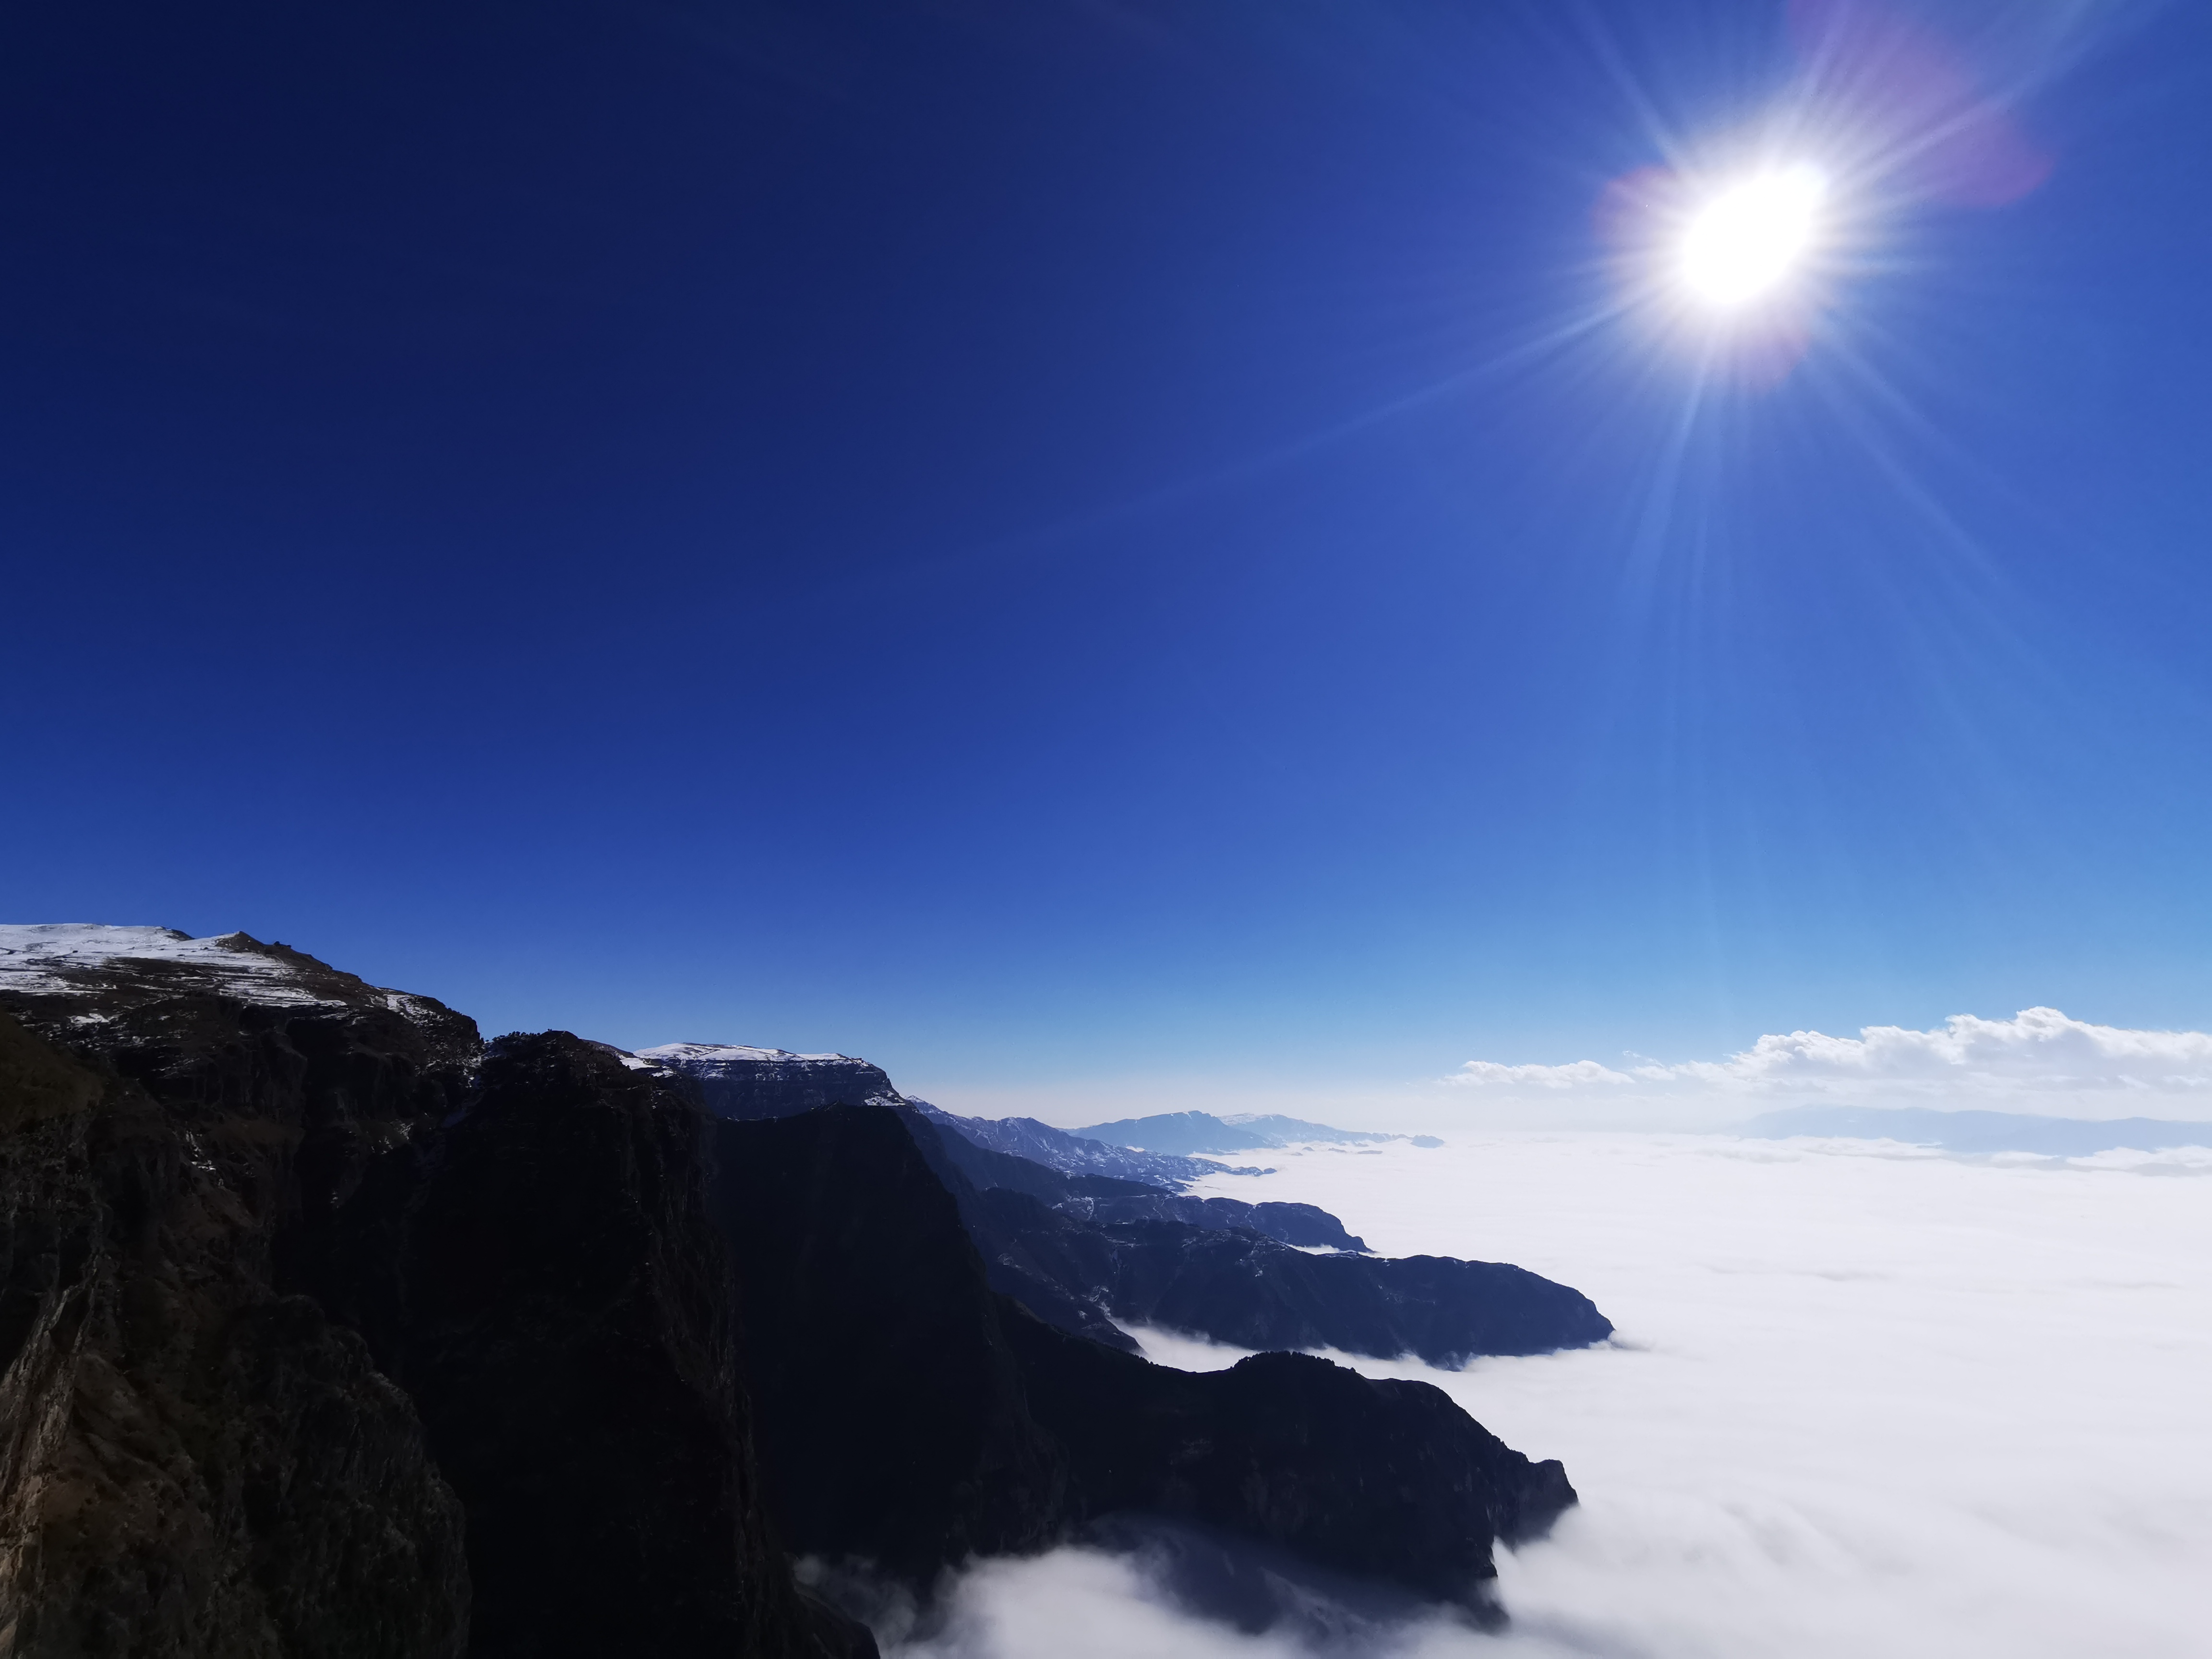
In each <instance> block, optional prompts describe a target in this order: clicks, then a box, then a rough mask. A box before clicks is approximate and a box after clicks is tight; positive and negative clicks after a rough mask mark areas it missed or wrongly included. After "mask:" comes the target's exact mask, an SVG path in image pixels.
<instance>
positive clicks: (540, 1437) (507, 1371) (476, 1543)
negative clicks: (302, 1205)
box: [355, 1032, 873, 1659]
mask: <svg viewBox="0 0 2212 1659" xmlns="http://www.w3.org/2000/svg"><path fill="white" fill-rule="evenodd" d="M707 1130H708V1118H707V1116H706V1115H705V1114H704V1113H703V1112H702V1110H701V1109H699V1107H698V1105H697V1103H696V1100H695V1098H694V1097H692V1094H691V1092H690V1090H689V1088H688V1087H686V1086H684V1085H682V1084H681V1082H680V1079H676V1078H675V1077H673V1076H672V1075H671V1074H670V1073H665V1072H661V1071H658V1070H655V1069H651V1068H647V1067H644V1066H640V1065H639V1064H638V1062H636V1061H635V1060H626V1059H625V1058H624V1057H622V1056H618V1055H617V1054H615V1053H614V1052H613V1051H611V1050H609V1049H606V1048H601V1047H599V1045H597V1044H592V1043H586V1042H581V1041H580V1040H579V1039H577V1038H575V1037H573V1036H568V1034H567V1033H565V1032H548V1033H545V1034H543V1035H540V1036H513V1037H507V1038H502V1039H501V1041H499V1042H495V1043H494V1044H492V1045H491V1047H490V1048H489V1050H488V1052H487V1053H486V1055H485V1058H484V1062H483V1074H482V1079H481V1083H480V1086H479V1088H478V1090H477V1092H476V1094H475V1095H474V1097H472V1098H471V1102H470V1103H469V1105H468V1107H467V1109H466V1110H465V1112H464V1113H463V1114H462V1115H460V1116H459V1120H458V1121H456V1122H454V1123H453V1125H452V1126H451V1127H448V1128H447V1129H446V1130H445V1131H444V1132H443V1133H441V1134H440V1135H439V1136H438V1137H437V1138H436V1139H435V1142H434V1143H432V1145H431V1146H429V1147H428V1148H427V1149H426V1152H425V1153H424V1155H423V1156H422V1158H420V1159H419V1160H418V1161H417V1164H416V1170H415V1172H414V1174H415V1179H414V1180H413V1182H411V1184H410V1186H409V1188H407V1189H406V1190H404V1192H401V1191H399V1190H398V1188H394V1190H393V1194H392V1195H393V1196H394V1197H396V1198H397V1199H398V1204H397V1205H396V1206H391V1207H388V1208H387V1210H386V1212H385V1213H384V1214H381V1215H379V1216H377V1217H375V1218H374V1219H375V1224H376V1225H374V1226H373V1227H371V1228H369V1229H368V1230H367V1231H368V1234H369V1236H370V1237H374V1238H376V1239H380V1240H385V1241H390V1242H392V1243H393V1244H395V1245H396V1249H395V1250H394V1252H393V1258H392V1261H390V1267H391V1268H392V1269H396V1271H392V1272H389V1273H388V1276H387V1273H386V1269H385V1268H384V1267H382V1266H381V1265H380V1268H379V1272H378V1275H377V1276H378V1278H379V1279H382V1280H383V1282H386V1283H396V1291H397V1293H396V1295H395V1296H394V1297H392V1300H391V1302H390V1304H388V1310H387V1313H386V1316H385V1317H383V1318H381V1319H380V1320H378V1321H377V1322H374V1324H373V1325H372V1327H371V1340H372V1342H373V1344H374V1349H375V1352H376V1355H377V1358H378V1359H379V1360H380V1362H381V1363H382V1364H384V1366H385V1368H386V1370H388V1371H389V1373H390V1374H391V1375H392V1376H393V1377H394V1378H395V1379H396V1380H397V1381H398V1383H401V1384H402V1385H403V1386H404V1388H405V1389H407V1391H408V1393H409V1394H410V1395H412V1396H413V1398H414V1399H415V1401H416V1404H417V1407H418V1408H419V1409H420V1410H421V1412H422V1419H423V1423H424V1426H425V1428H426V1429H427V1431H428V1437H429V1443H430V1447H431V1449H432V1451H433V1452H434V1453H435V1455H436V1458H437V1462H438V1465H439V1468H441V1470H442V1471H443V1473H444V1474H445V1476H446V1478H447V1480H448V1481H450V1482H451V1484H452V1485H453V1488H454V1490H455V1491H456V1492H458V1493H459V1496H460V1498H461V1500H462V1503H463V1504H464V1506H465V1510H466V1513H467V1518H468V1555H469V1567H470V1571H471V1577H472V1580H473V1583H474V1590H475V1618H474V1633H473V1638H472V1640H471V1647H470V1651H471V1654H472V1655H473V1656H476V1659H496V1656H503V1655H516V1656H520V1655H552V1654H574V1655H577V1656H585V1655H592V1656H599V1655H606V1654H612V1653H652V1654H656V1655H671V1656H691V1655H696V1656H702V1659H703V1656H708V1655H714V1656H724V1659H726V1656H735V1655H747V1656H751V1655H760V1656H784V1655H791V1656H799V1655H817V1654H818V1655H831V1654H846V1653H862V1652H872V1650H873V1649H872V1644H871V1643H870V1642H869V1641H868V1639H867V1638H866V1635H865V1634H864V1633H863V1632H859V1631H857V1630H855V1629H853V1628H851V1627H849V1626H845V1625H844V1624H843V1622H842V1620H837V1619H836V1617H835V1616H833V1615H830V1614H829V1613H827V1612H826V1610H823V1609H819V1608H816V1607H811V1605H809V1604H807V1603H806V1602H805V1600H804V1598H803V1597H802V1596H801V1595H800V1594H799V1591H798V1590H797V1589H796V1588H795V1587H794V1585H793V1582H792V1578H791V1573H790V1570H789V1567H788V1566H787V1563H786V1561H785V1559H784V1556H783V1554H782V1552H781V1547H780V1546H779V1545H778V1543H777V1542H776V1541H775V1538H774V1537H773V1536H772V1535H771V1533H770V1530H769V1523H768V1518H767V1516H766V1514H765V1512H764V1510H763V1505H762V1503H761V1498H760V1493H759V1481H758V1479H757V1475H756V1474H755V1472H754V1468H753V1462H752V1452H751V1444H750V1409H749V1403H748V1401H747V1399H746V1395H745V1392H744V1387H743V1384H742V1382H741V1380H740V1378H739V1376H738V1353H737V1341H736V1334H735V1329H734V1318H735V1311H736V1295H735V1289H736V1284H735V1279H734V1276H733V1273H732V1264H731V1262H730V1260H729V1254H728V1250H727V1249H726V1246H725V1245H724V1243H723V1242H722V1239H721V1237H720V1235H719V1234H717V1233H716V1231H714V1228H713V1226H712V1225H711V1224H710V1222H709V1220H708V1214H707V1176H708V1156H709V1151H708V1145H707V1139H706V1136H707ZM364 1219H368V1218H366V1217H364ZM395 1223H396V1225H394V1224H395ZM355 1259H356V1260H357V1261H363V1262H364V1263H367V1262H368V1261H372V1259H373V1258H371V1256H370V1255H369V1253H368V1250H367V1249H363V1250H362V1251H359V1252H356V1255H355Z"/></svg>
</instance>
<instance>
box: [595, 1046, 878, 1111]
mask: <svg viewBox="0 0 2212 1659" xmlns="http://www.w3.org/2000/svg"><path fill="white" fill-rule="evenodd" d="M638 1058H639V1059H641V1060H650V1061H652V1062H653V1063H654V1064H655V1065H659V1066H665V1067H666V1068H667V1069H669V1070H670V1071H674V1072H681V1073H684V1076H686V1077H688V1078H690V1079H691V1080H692V1081H693V1082H695V1083H696V1084H697V1085H699V1091H700V1096H701V1098H702V1099H703V1100H704V1101H705V1103H706V1105H707V1109H708V1111H710V1112H712V1113H713V1114H714V1115H715V1116H717V1117H726V1118H739V1119H750V1118H761V1117H787V1116H789V1115H791V1114H792V1113H793V1112H809V1111H812V1110H813V1109H815V1108H816V1107H817V1106H836V1105H853V1106H858V1105H862V1104H865V1103H867V1102H870V1101H879V1102H882V1103H885V1104H891V1103H896V1102H897V1101H898V1100H899V1099H900V1095H899V1091H897V1090H896V1089H894V1088H893V1087H891V1080H890V1079H889V1078H888V1077H886V1076H884V1070H883V1067H882V1066H872V1065H870V1064H869V1063H868V1062H867V1061H866V1060H855V1059H854V1058H853V1057H852V1056H851V1055H850V1054H792V1053H790V1052H788V1051H787V1050H786V1049H782V1048H746V1047H744V1045H742V1044H738V1043H723V1042H668V1043H663V1044H662V1045H661V1046H660V1047H659V1048H643V1049H640V1050H639V1051H638Z"/></svg>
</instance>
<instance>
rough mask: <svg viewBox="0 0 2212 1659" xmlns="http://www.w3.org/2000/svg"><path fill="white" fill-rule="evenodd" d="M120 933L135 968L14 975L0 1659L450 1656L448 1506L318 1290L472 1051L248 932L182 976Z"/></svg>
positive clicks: (83, 967) (398, 1413)
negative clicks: (389, 1168)
mask: <svg viewBox="0 0 2212 1659" xmlns="http://www.w3.org/2000/svg"><path fill="white" fill-rule="evenodd" d="M15 931H19V930H11V932H15ZM81 931H82V930H80V932H81ZM132 931H133V932H134V933H143V934H146V935H149V937H148V938H147V939H143V940H139V939H131V940H127V941H122V942H121V943H123V944H124V945H125V947H126V949H128V948H130V947H133V946H137V947H140V948H145V949H147V950H148V951H149V954H148V955H146V956H143V957H138V958H137V959H136V960H125V959H122V958H118V957H114V956H112V955H111V956H108V957H100V956H99V955H98V953H97V952H96V951H95V952H90V953H86V952H79V953H78V954H77V955H76V957H66V956H63V955H61V954H59V953H57V952H55V951H46V952H43V953H42V954H41V956H40V958H39V961H38V964H37V966H36V967H35V969H32V968H30V967H28V966H27V964H26V963H25V962H24V960H23V955H22V951H21V947H20V946H19V947H18V949H17V950H16V951H15V960H14V961H13V962H12V963H11V962H9V961H8V960H7V959H6V958H0V969H7V968H10V967H12V968H14V969H15V970H16V971H14V972H8V973H0V1011H4V1012H0V1258H4V1259H0V1279H4V1284H5V1289H4V1291H0V1364H4V1370H0V1423H4V1425H5V1432H6V1437H7V1438H6V1443H5V1449H4V1454H0V1610H4V1611H0V1650H5V1651H7V1652H9V1653H10V1654H14V1655H21V1656H28V1655H40V1656H45V1655H55V1656H59V1655H77V1654H95V1653H117V1654H126V1653H127V1654H131V1655H148V1656H168V1655H175V1656H185V1655H200V1654H210V1653H222V1654H226V1655H229V1654H239V1655H253V1656H258V1655H267V1656H270V1659H275V1656H277V1655H280V1654H282V1655H289V1654H307V1653H312V1654H317V1655H345V1656H353V1655H360V1656H370V1655H376V1656H391V1659H416V1656H446V1655H456V1656H457V1655H459V1654H460V1653H461V1652H463V1651H464V1650H465V1643H466V1638H467V1631H468V1618H469V1575H468V1569H467V1563H466V1559H465V1547H464V1537H463V1521H462V1513H461V1507H460V1504H459V1503H458V1502H457V1501H456V1499H455V1498H454V1496H453V1492H452V1490H451V1489H450V1488H449V1487H448V1486H447V1484H446V1482H445V1481H444V1480H443V1479H442V1478H441V1475H440V1474H439V1472H438V1470H437V1468H436V1466H435V1461H434V1460H433V1458H432V1457H431V1455H429V1452H428V1448H427V1445H426V1444H425V1442H424V1438H423V1435H422V1425H421V1423H420V1421H419V1419H418V1418H417V1415H416V1410H415V1407H414V1405H413V1403H412V1402H411V1401H410V1400H409V1399H408V1397H407V1395H405V1394H404V1392H402V1391H401V1390H400V1389H398V1388H397V1387H396V1386H394V1385H393V1384H392V1382H391V1381H390V1380H389V1379H388V1378H386V1376H383V1375H382V1374H381V1373H380V1372H379V1371H378V1370H377V1369H376V1368H375V1366H374V1363H373V1362H372V1359H371V1357H370V1355H369V1352H368V1347H367V1345H366V1344H365V1343H364V1342H363V1341H362V1339H361V1337H360V1336H359V1335H358V1334H356V1333H354V1332H353V1331H351V1330H349V1329H347V1328H345V1327H344V1326H343V1325H342V1324H340V1323H338V1322H336V1321H334V1320H332V1319H331V1317H330V1316H328V1314H327V1313H326V1311H325V1309H324V1307H323V1305H322V1304H321V1303H320V1301H319V1299H318V1298H317V1297H314V1296H313V1295H312V1294H308V1293H305V1292H307V1290H308V1288H309V1287H311V1286H313V1285H317V1284H318V1283H319V1282H320V1279H321V1275H322V1274H323V1273H324V1271H325V1269H326V1267H328V1264H329V1261H330V1255H331V1251H330V1246H331V1238H332V1231H331V1222H332V1218H333V1216H334V1214H335V1212H336V1210H337V1208H338V1207H340V1206H342V1205H343V1200H345V1198H346V1197H347V1196H349V1194H351V1193H352V1192H353V1191H354V1190H355V1189H356V1187H357V1186H358V1184H359V1182H360V1180H361V1178H362V1175H363V1173H364V1171H365V1170H366V1169H367V1167H368V1164H370V1163H372V1162H373V1161H374V1159H375V1158H376V1157H378V1156H379V1155H380V1153H381V1152H384V1151H386V1150H388V1149H390V1148H392V1147H394V1146H404V1144H405V1142H406V1141H407V1139H408V1138H409V1137H410V1134H412V1133H415V1132H416V1130H418V1129H419V1128H420V1127H422V1126H424V1125H427V1124H435V1122H436V1121H437V1120H438V1118H439V1117H440V1116H441V1115H443V1114H444V1113H445V1112H446V1111H447V1110H448V1109H450V1108H451V1107H452V1106H453V1104H454V1103H456V1102H457V1101H458V1099H459V1096H460V1093H461V1091H462V1090H463V1088H464V1085H465V1069H466V1066H467V1065H468V1064H469V1063H470V1062H471V1060H472V1059H473V1056H474V1051H475V1047H476V1032H475V1029H474V1027H473V1026H472V1025H471V1024H470V1023H469V1022H468V1021H467V1020H465V1019H464V1018H461V1017H459V1016H458V1015H455V1014H453V1013H451V1012H449V1011H447V1010H446V1009H443V1008H441V1007H440V1006H438V1005H436V1004H435V1003H431V1002H428V1000H422V999H406V1000H392V999H390V998H388V997H386V994H382V993H378V992H375V991H374V989H373V987H368V986H364V985H363V984H362V982H361V981H358V980H355V979H352V978H351V977H350V976H349V975H337V974H334V973H332V972H331V970H329V969H325V968H323V967H322V966H321V964H319V963H311V962H310V961H309V960H308V959H307V958H304V957H295V956H293V955H292V953H289V952H284V951H281V950H279V949H276V948H274V947H266V946H260V945H256V944H254V943H253V942H252V941H251V940H247V939H244V938H243V936H234V938H232V939H228V940H223V941H216V942H214V943H213V944H212V945H210V943H209V942H207V941H190V942H189V943H193V944H197V945H201V946H202V951H201V952H200V956H201V957H202V959H201V960H194V959H192V957H191V954H190V953H180V952H179V951H177V950H176V949H175V946H176V945H177V942H178V941H179V939H182V936H181V935H167V934H164V933H161V930H155V929H143V930H132ZM38 942H40V943H46V944H53V943H57V942H60V941H57V940H56V939H54V938H53V936H52V934H49V935H48V936H47V938H46V939H44V940H41V941H38ZM164 946H166V947H167V951H166V953H163V952H162V947H164ZM255 987H258V988H259V989H260V990H261V992H262V993H263V994H261V995H259V996H258V997H256V998H255V1000H246V998H247V997H248V996H252V995H253V994H254V989H255Z"/></svg>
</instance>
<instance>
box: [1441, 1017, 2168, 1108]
mask: <svg viewBox="0 0 2212 1659" xmlns="http://www.w3.org/2000/svg"><path fill="white" fill-rule="evenodd" d="M1442 1081H1443V1082H1445V1083H1446V1084H1448V1085H1450V1086H1452V1087H1454V1088H1460V1089H1466V1090H1469V1091H1476V1092H1478V1093H1479V1094H1480V1096H1481V1097H1484V1098H1486V1099H1487V1100H1492V1101H1494V1102H1497V1103H1522V1104H1528V1105H1546V1104H1548V1105H1549V1106H1550V1107H1551V1108H1552V1111H1551V1112H1550V1113H1548V1114H1547V1115H1553V1116H1555V1117H1556V1118H1557V1119H1558V1120H1559V1121H1589V1120H1591V1119H1593V1118H1595V1119H1597V1120H1600V1121H1616V1122H1619V1121H1636V1122H1643V1123H1650V1124H1655V1125H1656V1124H1658V1123H1661V1122H1666V1123H1670V1124H1680V1125H1682V1126H1683V1127H1691V1126H1692V1124H1704V1123H1710V1122H1714V1121H1725V1120H1726V1119H1728V1118H1729V1117H1734V1116H1741V1115H1747V1114H1748V1113H1750V1112H1753V1111H1765V1110H1770V1109H1775V1108H1777V1107H1781V1106H1788V1105H1808V1104H1814V1103H1849V1104H1852V1105H1876V1106H1878V1105H1914V1106H1934V1107H1951V1108H1954V1109H1966V1108H2001V1109H2006V1110H2010V1111H2021V1112H2035V1113H2040V1114H2043V1115H2051V1116H2069V1117H2123V1116H2130V1115H2140V1116H2146V1117H2174V1118H2186V1117H2191V1116H2195V1115H2203V1111H2204V1109H2205V1108H2206V1107H2208V1106H2212V1034H2208V1033H2206V1032H2203V1031H2141V1030H2128V1029H2127V1028H2125V1027H2123V1026H2118V1025H2093V1024H2089V1023H2087V1021H2084V1020H2078V1019H2074V1018H2069V1016H2067V1015H2066V1014H2064V1013H2062V1012H2059V1010H2057V1009H2056V1008H2025V1009H2022V1010H2021V1012H2019V1013H2017V1014H2015V1015H2014V1016H2013V1017H2012V1018H2010V1019H1983V1018H1978V1016H1976V1015H1973V1014H1954V1015H1952V1016H1951V1018H1948V1020H1946V1021H1944V1023H1943V1024H1942V1025H1940V1026H1937V1027H1936V1029H1934V1030H1927V1031H1914V1030H1906V1029H1905V1027H1903V1026H1899V1025H1869V1026H1867V1027H1865V1028H1864V1029H1863V1030H1861V1031H1860V1033H1859V1034H1858V1036H1855V1037H1838V1036H1827V1035H1826V1033H1824V1032H1820V1031H1791V1032H1789V1033H1787V1034H1786V1035H1771V1036H1762V1037H1761V1038H1759V1041H1758V1042H1754V1043H1753V1044H1752V1045H1751V1047H1750V1048H1746V1049H1744V1050H1743V1051H1742V1052H1741V1053H1740V1054H1730V1055H1729V1056H1728V1057H1727V1058H1725V1059H1723V1060H1687V1061H1683V1062H1680V1063H1679V1064H1671V1065H1670V1064H1666V1063H1662V1062H1661V1061H1658V1060H1649V1059H1646V1058H1644V1057H1643V1056H1641V1055H1628V1056H1626V1057H1624V1060H1623V1062H1622V1063H1621V1064H1620V1065H1618V1066H1607V1065H1604V1064H1602V1063H1601V1062H1600V1061H1597V1060H1574V1061H1572V1062H1571V1063H1569V1064H1567V1065H1564V1066H1516V1065H1507V1064H1502V1063H1500V1062H1498V1061H1497V1060H1469V1061H1468V1062H1467V1064H1466V1065H1465V1066H1462V1067H1461V1068H1460V1070H1459V1071H1458V1072H1457V1073H1455V1074H1454V1075H1452V1076H1451V1077H1449V1078H1447V1079H1442ZM1562 1108H1565V1109H1564V1110H1562ZM1577 1108H1579V1109H1577Z"/></svg>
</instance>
